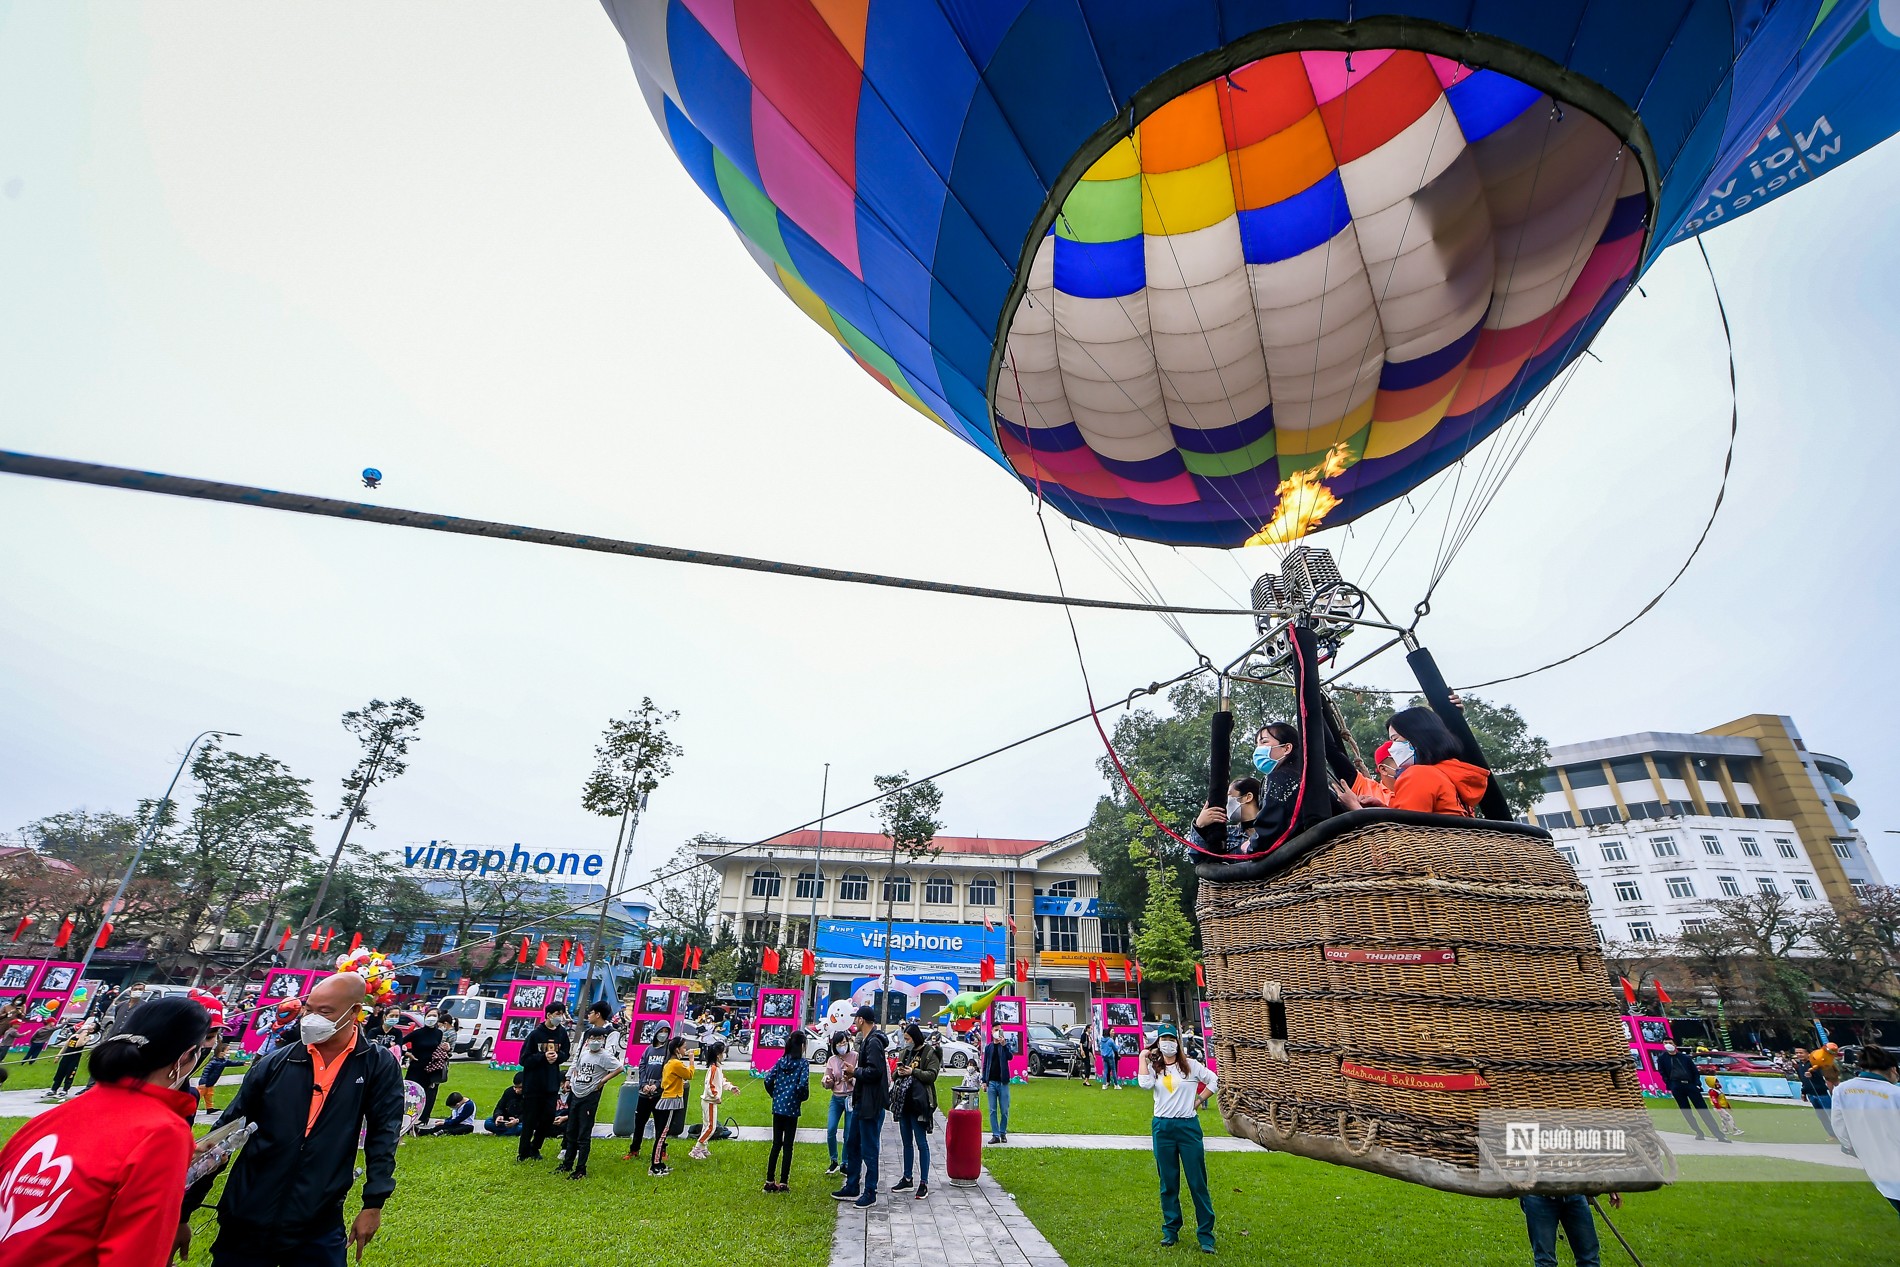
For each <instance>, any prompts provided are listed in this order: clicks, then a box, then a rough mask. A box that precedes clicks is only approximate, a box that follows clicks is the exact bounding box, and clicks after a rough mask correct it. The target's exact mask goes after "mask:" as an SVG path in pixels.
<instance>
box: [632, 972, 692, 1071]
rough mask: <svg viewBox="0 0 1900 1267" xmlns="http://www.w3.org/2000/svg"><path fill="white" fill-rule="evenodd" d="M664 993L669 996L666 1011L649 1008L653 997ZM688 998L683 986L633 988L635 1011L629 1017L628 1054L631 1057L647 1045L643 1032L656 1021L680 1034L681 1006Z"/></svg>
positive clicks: (642, 986) (639, 986) (643, 986)
mask: <svg viewBox="0 0 1900 1267" xmlns="http://www.w3.org/2000/svg"><path fill="white" fill-rule="evenodd" d="M660 993H664V994H665V995H666V996H667V1007H666V1010H665V1011H655V1010H653V1009H651V1008H649V1007H648V1006H647V1004H649V1003H651V1002H653V996H654V995H656V994H660ZM685 998H686V987H685V986H683V985H636V986H634V987H633V1003H634V1008H633V1011H632V1012H630V1013H628V1015H627V1052H628V1055H629V1056H630V1057H631V1056H632V1054H633V1053H635V1052H637V1051H639V1050H640V1049H641V1048H642V1047H644V1046H645V1045H646V1040H645V1039H644V1038H643V1037H642V1036H641V1031H643V1030H644V1029H646V1027H647V1026H648V1025H649V1024H651V1023H652V1022H654V1021H663V1022H665V1024H666V1027H667V1028H668V1029H670V1030H671V1031H672V1032H673V1033H675V1034H677V1033H679V1032H680V1005H681V1003H682V1002H683V1001H684V1000H685Z"/></svg>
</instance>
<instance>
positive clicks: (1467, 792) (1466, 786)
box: [1340, 708, 1491, 818]
mask: <svg viewBox="0 0 1900 1267" xmlns="http://www.w3.org/2000/svg"><path fill="white" fill-rule="evenodd" d="M1386 733H1387V734H1388V735H1390V736H1391V749H1390V755H1391V758H1392V761H1393V762H1394V764H1396V765H1397V766H1398V770H1399V777H1398V781H1397V782H1395V783H1394V784H1393V785H1392V795H1391V799H1390V801H1389V802H1388V804H1389V807H1390V808H1392V809H1409V810H1413V811H1416V812H1417V813H1421V814H1453V815H1456V816H1458V817H1460V818H1468V817H1470V816H1471V813H1472V811H1473V810H1474V809H1475V808H1476V807H1477V804H1478V802H1479V801H1480V800H1482V799H1483V797H1484V792H1485V788H1486V787H1487V786H1488V785H1489V783H1490V779H1491V772H1490V771H1488V770H1486V769H1484V768H1483V767H1482V766H1475V765H1472V764H1471V763H1470V762H1468V761H1464V760H1461V759H1460V758H1459V754H1460V753H1462V752H1463V751H1464V748H1463V746H1462V745H1461V744H1460V743H1459V742H1458V741H1457V740H1456V739H1454V738H1453V737H1452V733H1451V731H1449V730H1447V729H1446V728H1445V723H1444V722H1442V721H1440V720H1438V714H1436V713H1434V712H1433V711H1432V710H1431V709H1429V708H1407V709H1403V710H1401V711H1399V712H1397V713H1394V714H1393V715H1392V717H1391V719H1390V720H1389V721H1387V722H1386ZM1340 799H1341V800H1344V801H1346V802H1347V805H1348V807H1349V808H1353V809H1357V808H1359V806H1358V805H1357V804H1355V802H1357V801H1358V800H1359V798H1358V797H1356V796H1350V795H1347V796H1341V798H1340Z"/></svg>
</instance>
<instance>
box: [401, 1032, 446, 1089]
mask: <svg viewBox="0 0 1900 1267" xmlns="http://www.w3.org/2000/svg"><path fill="white" fill-rule="evenodd" d="M442 1043H443V1037H442V1031H441V1030H439V1029H431V1028H430V1027H429V1026H427V1025H418V1026H416V1027H415V1028H414V1029H413V1030H410V1031H409V1037H407V1038H405V1039H403V1040H402V1045H403V1046H404V1047H406V1048H408V1049H409V1080H410V1081H411V1082H420V1083H422V1085H424V1086H425V1087H426V1086H428V1085H429V1082H430V1080H431V1079H432V1078H433V1076H434V1075H432V1074H430V1073H429V1072H428V1069H429V1057H431V1056H433V1055H435V1049H436V1048H438V1047H440V1046H441V1045H442Z"/></svg>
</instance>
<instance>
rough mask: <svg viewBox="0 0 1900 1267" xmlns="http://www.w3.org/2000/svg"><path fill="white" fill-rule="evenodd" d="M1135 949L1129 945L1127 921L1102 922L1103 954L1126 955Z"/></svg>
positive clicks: (1111, 920)
mask: <svg viewBox="0 0 1900 1267" xmlns="http://www.w3.org/2000/svg"><path fill="white" fill-rule="evenodd" d="M1131 949H1133V947H1132V946H1131V945H1130V943H1129V937H1128V921H1127V920H1125V919H1105V920H1103V921H1102V953H1103V954H1105V955H1125V954H1127V953H1129V951H1130V950H1131Z"/></svg>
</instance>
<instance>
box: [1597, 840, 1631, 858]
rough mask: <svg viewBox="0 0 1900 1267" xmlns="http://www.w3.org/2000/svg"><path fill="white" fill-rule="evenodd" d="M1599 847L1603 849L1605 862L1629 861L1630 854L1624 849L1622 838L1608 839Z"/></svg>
mask: <svg viewBox="0 0 1900 1267" xmlns="http://www.w3.org/2000/svg"><path fill="white" fill-rule="evenodd" d="M1598 848H1600V849H1601V850H1603V861H1605V862H1628V861H1629V855H1628V854H1627V853H1625V852H1624V851H1623V842H1622V841H1620V840H1606V841H1604V842H1603V843H1602V844H1601V845H1599V846H1598Z"/></svg>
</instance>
